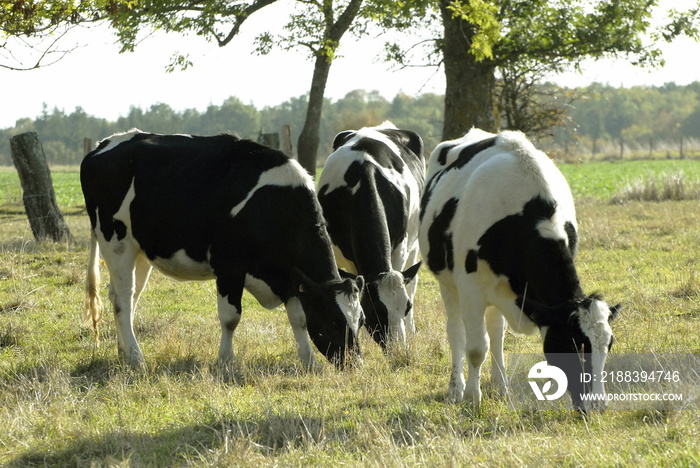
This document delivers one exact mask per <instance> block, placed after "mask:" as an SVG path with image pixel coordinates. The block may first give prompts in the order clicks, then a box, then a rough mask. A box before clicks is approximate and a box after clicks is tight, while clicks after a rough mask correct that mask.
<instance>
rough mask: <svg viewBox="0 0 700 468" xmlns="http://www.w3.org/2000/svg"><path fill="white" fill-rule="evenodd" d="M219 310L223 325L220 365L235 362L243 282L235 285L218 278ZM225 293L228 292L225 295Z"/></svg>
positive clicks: (220, 320)
mask: <svg viewBox="0 0 700 468" xmlns="http://www.w3.org/2000/svg"><path fill="white" fill-rule="evenodd" d="M217 289H218V295H217V298H218V300H217V310H218V313H219V322H220V323H221V342H220V343H219V357H218V359H217V361H218V363H219V364H229V363H231V362H233V332H234V331H235V330H236V327H238V322H240V320H241V297H242V296H243V280H241V281H240V282H237V283H236V284H233V283H227V284H224V283H222V281H221V279H220V278H217ZM223 291H226V292H228V294H225V293H224V292H223Z"/></svg>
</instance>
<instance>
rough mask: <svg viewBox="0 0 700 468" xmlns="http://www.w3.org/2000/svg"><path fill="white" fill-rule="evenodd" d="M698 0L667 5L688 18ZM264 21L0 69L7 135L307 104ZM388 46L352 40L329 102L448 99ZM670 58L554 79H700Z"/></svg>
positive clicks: (94, 32)
mask: <svg viewBox="0 0 700 468" xmlns="http://www.w3.org/2000/svg"><path fill="white" fill-rule="evenodd" d="M691 1H692V0H662V1H661V3H662V5H666V6H667V5H673V6H675V7H676V8H679V9H680V8H682V7H683V6H684V5H685V4H687V3H689V2H691ZM270 11H273V10H271V9H270ZM265 14H266V13H265V11H264V10H263V11H261V12H259V13H258V14H256V15H253V16H252V17H251V19H250V20H248V22H246V23H245V25H244V27H243V29H242V35H241V36H240V37H238V38H236V39H234V41H232V43H231V44H229V45H228V46H226V47H223V48H219V47H217V46H216V45H214V44H210V43H207V42H205V41H204V40H203V39H201V38H198V37H180V36H177V35H164V34H160V35H155V36H153V37H151V38H148V39H146V40H145V41H143V43H142V44H140V45H139V46H138V47H137V48H136V51H135V52H134V53H125V54H119V53H118V51H119V47H118V45H117V44H116V38H115V37H114V35H113V34H112V33H111V32H110V31H109V30H108V29H107V28H106V27H102V28H95V29H82V30H77V31H74V32H72V33H71V34H70V35H69V36H68V37H66V38H65V42H64V43H65V44H66V46H68V45H70V44H75V43H78V44H80V47H79V48H78V49H76V50H75V51H73V52H71V53H70V54H69V55H68V56H66V57H65V58H63V59H62V60H61V61H59V62H58V63H56V64H53V65H51V66H48V67H45V68H41V69H37V70H31V71H23V72H19V71H9V70H6V69H0V128H7V127H11V126H13V125H14V123H15V121H16V120H17V119H19V118H22V117H30V118H34V117H36V116H38V115H40V114H41V112H42V107H43V105H44V104H46V106H47V107H48V109H49V111H51V110H52V109H53V108H54V107H57V108H59V109H62V110H63V111H65V112H66V113H70V112H72V111H73V110H74V109H75V108H76V107H82V108H83V109H84V110H85V111H86V112H87V113H88V114H91V115H95V116H97V117H104V118H107V119H110V120H114V119H116V118H117V117H118V116H120V115H126V114H127V113H128V112H129V109H130V107H131V106H136V107H141V108H143V109H147V108H148V107H150V106H151V105H153V104H156V103H158V102H162V103H166V104H168V105H170V106H171V107H172V108H173V109H176V110H182V109H186V108H196V109H199V110H205V109H206V107H207V106H208V105H210V104H214V105H218V104H221V103H222V102H223V100H224V99H226V98H227V97H229V96H236V97H238V98H239V99H241V100H242V101H243V102H244V103H252V104H254V105H255V106H257V107H263V106H266V105H270V106H274V105H277V104H280V103H282V102H284V101H286V100H287V99H289V98H290V97H298V96H301V95H303V94H305V93H307V92H308V89H309V85H310V83H311V73H312V71H313V62H312V61H310V60H308V58H307V57H306V55H305V54H304V53H303V52H283V51H274V52H273V53H271V54H269V55H266V56H258V55H255V54H254V53H253V45H252V38H253V37H254V36H255V35H257V34H258V33H259V32H262V31H264V30H270V29H273V30H274V29H275V28H277V29H279V28H281V26H282V25H283V24H284V21H285V19H286V18H285V17H284V16H280V15H279V14H278V15H277V16H272V15H270V14H267V16H265ZM258 15H259V16H258ZM409 40H410V39H409ZM383 43H384V39H383V38H367V39H363V40H359V41H358V40H356V39H354V38H352V37H347V38H346V39H344V41H343V42H342V43H341V49H340V54H341V57H340V58H339V59H337V60H336V61H335V62H334V63H333V66H332V67H331V74H330V78H329V81H328V87H327V89H326V96H327V97H330V98H333V99H338V98H341V97H343V96H344V95H345V94H347V93H348V92H350V91H352V90H354V89H365V90H367V91H371V90H378V91H379V92H380V93H381V94H382V95H383V96H384V97H386V98H387V99H391V98H393V97H394V96H395V95H396V94H397V93H399V92H405V93H407V94H411V95H413V94H418V93H421V92H435V93H444V86H445V85H444V75H443V72H442V70H441V69H440V70H436V69H434V68H411V69H403V70H395V69H394V70H392V69H391V66H390V65H389V64H387V63H384V62H382V61H381V60H380V56H381V49H382V46H383ZM663 50H664V52H665V53H664V57H665V58H666V62H667V64H666V66H665V67H664V68H663V69H659V70H651V71H645V70H641V69H637V68H635V67H632V66H631V65H629V64H627V63H625V62H622V61H619V62H611V61H606V62H596V63H590V64H587V65H586V66H584V68H583V73H581V74H578V73H567V74H564V75H561V76H557V77H552V78H553V81H555V82H558V83H560V84H562V85H565V86H579V85H580V86H583V85H586V84H588V83H591V82H594V81H598V82H602V83H609V84H610V85H613V86H634V85H640V84H650V85H661V84H664V83H667V82H671V81H674V82H676V83H677V84H687V83H690V82H693V81H696V80H700V67H699V66H698V65H697V61H698V59H699V58H700V44H698V43H695V42H693V41H690V40H688V39H685V38H682V39H679V40H677V41H676V42H674V43H673V44H670V45H665V46H664V47H663ZM175 51H180V52H186V53H189V54H190V59H191V60H192V61H193V62H194V66H193V67H191V68H189V69H188V70H185V71H177V72H173V73H167V72H166V71H165V68H166V66H167V65H168V64H169V62H170V57H171V56H172V55H173V53H174V52H175Z"/></svg>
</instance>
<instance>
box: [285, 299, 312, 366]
mask: <svg viewBox="0 0 700 468" xmlns="http://www.w3.org/2000/svg"><path fill="white" fill-rule="evenodd" d="M285 307H286V309H287V317H288V318H289V324H290V325H291V326H292V331H293V332H294V338H295V339H296V341H297V352H298V353H299V358H301V361H302V362H303V363H304V366H306V368H307V369H309V370H315V369H317V368H318V367H319V365H318V362H317V361H316V355H315V354H314V350H313V348H312V347H311V340H310V339H309V333H308V331H307V330H306V314H305V313H304V308H303V307H302V306H301V301H300V300H299V298H298V297H292V298H290V299H289V300H288V301H287V302H286V303H285Z"/></svg>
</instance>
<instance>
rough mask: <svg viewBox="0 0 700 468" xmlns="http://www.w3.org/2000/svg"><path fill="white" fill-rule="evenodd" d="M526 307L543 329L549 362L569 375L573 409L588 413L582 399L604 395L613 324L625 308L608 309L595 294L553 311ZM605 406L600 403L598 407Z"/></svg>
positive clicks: (528, 304)
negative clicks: (604, 378) (584, 376)
mask: <svg viewBox="0 0 700 468" xmlns="http://www.w3.org/2000/svg"><path fill="white" fill-rule="evenodd" d="M523 306H524V308H525V311H526V313H527V314H528V315H529V316H530V318H531V319H532V320H533V321H534V322H535V323H536V324H537V326H538V327H539V328H540V333H541V335H542V340H543V348H544V355H545V357H546V358H547V362H548V363H549V364H550V365H553V366H557V367H559V368H560V369H562V370H563V371H564V372H565V373H566V376H567V379H568V390H569V393H570V394H571V400H572V402H573V404H574V407H575V408H577V409H579V410H581V411H583V412H586V410H587V409H588V405H587V404H586V403H587V402H586V401H585V400H583V399H582V397H581V395H583V394H596V395H604V394H605V387H604V385H603V382H602V380H601V375H602V372H603V370H604V368H605V361H606V359H607V357H608V352H609V351H610V349H611V348H612V344H613V333H612V329H611V328H610V322H612V321H613V320H614V319H615V318H616V317H617V314H618V313H619V312H620V310H621V309H622V305H621V304H617V305H615V306H612V307H611V306H608V305H607V304H606V303H605V302H604V301H603V300H602V299H601V298H600V297H599V296H598V295H595V294H594V295H591V296H589V297H586V298H583V299H581V300H577V301H570V302H567V303H565V304H561V305H558V306H554V307H548V306H544V305H542V304H538V303H537V302H536V301H531V300H525V301H524V304H523ZM582 373H586V374H588V375H590V376H592V378H591V379H590V380H591V382H590V383H587V384H584V383H583V381H585V380H588V379H584V378H582V375H581V374H582ZM604 403H605V402H604V400H602V399H601V400H597V402H596V405H595V406H598V407H602V406H604ZM595 406H594V407H595Z"/></svg>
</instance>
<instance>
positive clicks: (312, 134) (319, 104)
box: [297, 54, 331, 177]
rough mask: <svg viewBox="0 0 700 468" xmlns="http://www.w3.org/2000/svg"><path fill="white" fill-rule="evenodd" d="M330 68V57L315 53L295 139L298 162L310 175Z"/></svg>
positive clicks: (313, 173) (318, 140)
mask: <svg viewBox="0 0 700 468" xmlns="http://www.w3.org/2000/svg"><path fill="white" fill-rule="evenodd" d="M330 70H331V62H330V59H329V58H327V57H326V56H325V55H323V54H317V55H316V64H315V66H314V74H313V78H312V79H311V90H310V91H309V105H308V107H307V109H306V119H305V120H304V127H303V128H302V129H301V133H300V134H299V139H298V140H297V153H298V155H299V164H301V166H302V167H303V168H304V169H306V170H307V171H308V173H309V174H311V176H312V177H316V155H317V153H318V146H319V143H320V137H319V133H320V128H321V111H322V110H323V97H324V95H325V92H326V83H327V82H328V74H329V73H330Z"/></svg>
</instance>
